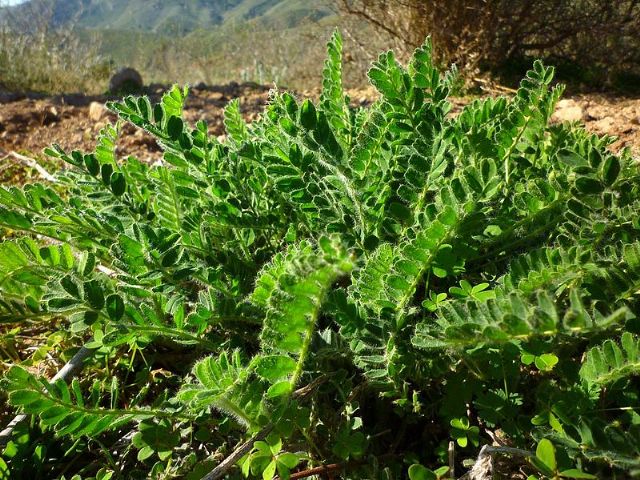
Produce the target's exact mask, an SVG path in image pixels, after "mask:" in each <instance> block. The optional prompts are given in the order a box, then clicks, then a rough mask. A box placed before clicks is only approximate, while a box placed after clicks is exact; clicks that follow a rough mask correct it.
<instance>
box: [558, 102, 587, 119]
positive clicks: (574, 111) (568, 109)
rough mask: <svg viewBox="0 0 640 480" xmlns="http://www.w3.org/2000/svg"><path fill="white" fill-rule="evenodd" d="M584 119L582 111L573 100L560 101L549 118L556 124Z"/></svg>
mask: <svg viewBox="0 0 640 480" xmlns="http://www.w3.org/2000/svg"><path fill="white" fill-rule="evenodd" d="M583 117H584V110H583V109H582V107H581V106H580V105H578V103H577V102H576V101H575V100H571V99H565V100H560V101H559V102H558V105H557V107H556V111H555V113H554V114H553V116H552V117H551V118H552V119H553V120H554V121H556V122H579V121H581V120H582V119H583Z"/></svg>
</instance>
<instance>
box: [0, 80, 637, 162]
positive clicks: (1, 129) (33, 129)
mask: <svg viewBox="0 0 640 480" xmlns="http://www.w3.org/2000/svg"><path fill="white" fill-rule="evenodd" d="M164 89H165V87H160V86H157V87H151V88H150V92H149V93H150V95H151V96H152V97H154V98H153V99H154V100H156V101H157V100H158V99H159V97H160V95H161V94H162V92H163V91H164ZM268 92H269V87H264V86H259V85H256V84H242V85H238V84H235V83H232V84H229V85H226V86H216V87H203V88H197V87H196V88H193V89H192V91H191V94H190V96H189V99H188V103H187V106H186V109H185V117H186V119H187V120H188V121H189V122H191V123H195V122H196V121H197V120H200V119H203V120H206V121H207V123H208V124H209V129H210V132H211V133H212V134H213V135H221V134H223V133H224V132H223V124H222V111H223V108H224V106H225V105H226V104H227V103H228V102H229V100H231V99H233V98H240V101H241V105H242V109H243V111H244V113H245V116H246V118H247V119H248V120H252V119H253V118H255V117H256V116H257V115H258V114H259V113H260V112H261V111H262V108H263V106H264V104H265V103H266V101H267V98H268ZM317 94H318V92H302V96H312V97H315V96H317ZM349 94H350V96H351V98H352V101H353V103H355V104H364V103H368V102H371V101H372V100H373V99H374V98H375V92H374V91H373V89H366V90H354V91H350V92H349ZM106 100H108V98H107V97H87V96H80V95H71V96H57V97H37V96H30V97H24V96H22V97H19V96H16V95H11V94H2V93H1V92H0V158H2V157H4V156H5V155H6V154H7V153H8V152H11V151H15V152H19V153H24V154H26V155H29V156H40V155H41V152H42V150H43V149H44V148H45V147H47V146H50V145H51V144H53V143H59V144H60V145H61V146H62V147H63V148H65V149H68V150H72V149H79V150H83V151H90V150H92V149H93V147H94V142H95V137H96V134H97V133H98V131H99V130H100V129H101V128H102V127H103V126H104V125H105V123H106V122H108V121H113V120H114V119H115V116H113V115H112V114H110V113H108V112H107V111H106V110H105V109H104V108H102V107H101V106H100V104H102V103H104V102H105V101H106ZM94 102H95V103H94ZM466 102H467V100H465V99H454V100H453V103H454V112H455V111H456V110H460V109H461V108H462V106H463V105H464V104H465V103H466ZM554 119H555V120H556V121H562V120H567V121H583V122H585V124H586V126H587V128H588V129H589V130H590V131H593V132H595V133H598V134H607V135H613V136H617V137H619V139H618V140H617V141H616V143H615V144H614V145H613V149H615V150H618V149H620V148H622V147H630V148H631V149H632V150H633V151H634V154H635V155H637V156H640V98H620V97H609V96H606V95H602V94H592V95H580V96H575V97H572V98H569V99H565V100H562V101H561V102H560V104H559V107H558V111H557V112H556V114H555V115H554ZM118 148H119V153H120V155H121V156H128V155H133V156H136V157H138V158H140V159H141V160H147V161H153V160H156V159H158V158H160V155H161V152H160V149H159V148H158V146H157V145H156V144H155V142H154V140H153V139H151V138H150V137H148V136H147V135H146V134H144V133H143V132H142V131H140V130H137V129H135V128H133V127H132V126H130V125H127V126H125V127H124V128H123V131H122V136H121V140H120V142H119V144H118ZM9 161H14V160H6V159H5V160H2V162H1V163H0V171H1V170H2V169H3V168H7V164H6V162H9ZM3 164H4V165H3Z"/></svg>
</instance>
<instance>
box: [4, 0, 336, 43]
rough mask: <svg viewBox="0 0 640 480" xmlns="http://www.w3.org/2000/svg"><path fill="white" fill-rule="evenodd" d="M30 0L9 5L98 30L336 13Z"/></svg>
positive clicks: (273, 3)
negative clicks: (44, 10)
mask: <svg viewBox="0 0 640 480" xmlns="http://www.w3.org/2000/svg"><path fill="white" fill-rule="evenodd" d="M38 2H40V0H30V1H28V2H26V3H24V4H21V5H17V6H14V7H9V8H10V9H12V10H13V11H14V13H15V14H18V15H19V14H20V13H21V12H24V13H25V14H26V13H27V12H29V10H30V9H33V8H50V16H51V17H50V18H51V23H52V24H54V25H55V26H64V25H67V24H73V25H74V26H76V27H80V28H88V29H99V30H105V29H106V30H131V31H144V32H154V33H160V34H169V35H184V34H187V33H190V32H192V31H194V30H199V29H211V28H216V27H219V26H223V25H226V24H242V23H244V22H256V23H259V24H262V25H263V26H265V27H271V28H291V27H295V26H297V25H299V24H300V23H302V22H304V21H305V20H308V19H311V20H319V19H321V18H324V17H327V16H330V15H332V14H333V12H332V11H331V9H330V7H329V3H328V0H324V1H314V2H309V1H308V0H175V1H167V0H49V1H45V2H43V3H40V4H39V3H38Z"/></svg>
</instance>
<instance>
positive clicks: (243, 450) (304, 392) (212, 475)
mask: <svg viewBox="0 0 640 480" xmlns="http://www.w3.org/2000/svg"><path fill="white" fill-rule="evenodd" d="M326 381H327V376H326V375H323V376H321V377H318V378H316V379H315V380H314V381H313V382H311V383H310V384H309V385H306V386H304V387H302V388H299V389H298V390H296V391H295V392H293V394H292V397H293V398H298V399H301V398H305V397H308V396H309V395H311V393H313V392H314V391H315V389H316V388H318V386H320V385H322V384H323V383H324V382H326ZM272 428H273V425H267V426H266V427H265V428H263V429H262V430H261V431H260V432H258V433H256V434H255V435H254V436H253V437H251V438H250V439H249V440H247V441H246V442H244V443H243V444H242V445H240V446H239V447H238V448H236V449H235V450H234V451H233V452H231V455H229V456H228V457H227V458H225V459H224V460H223V461H222V462H220V463H219V464H218V466H216V468H214V469H213V470H211V471H210V472H209V473H207V474H206V475H205V476H204V477H202V479H201V480H218V479H220V478H222V477H224V476H225V475H226V474H227V472H228V471H229V470H231V469H232V468H233V466H234V465H235V464H236V463H238V460H240V459H241V458H242V457H244V456H245V455H246V454H247V453H249V452H250V451H251V450H252V449H253V444H254V443H256V442H257V441H260V440H264V439H265V438H267V435H269V432H271V429H272Z"/></svg>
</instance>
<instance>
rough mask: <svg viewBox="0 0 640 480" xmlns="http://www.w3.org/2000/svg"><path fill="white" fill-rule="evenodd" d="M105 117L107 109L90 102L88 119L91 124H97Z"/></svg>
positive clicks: (97, 103)
mask: <svg viewBox="0 0 640 480" xmlns="http://www.w3.org/2000/svg"><path fill="white" fill-rule="evenodd" d="M106 115H107V109H106V108H105V106H104V105H103V104H101V103H100V102H91V103H90V104H89V118H90V119H91V121H92V122H99V121H100V120H102V119H103V118H104V117H105V116H106Z"/></svg>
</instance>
